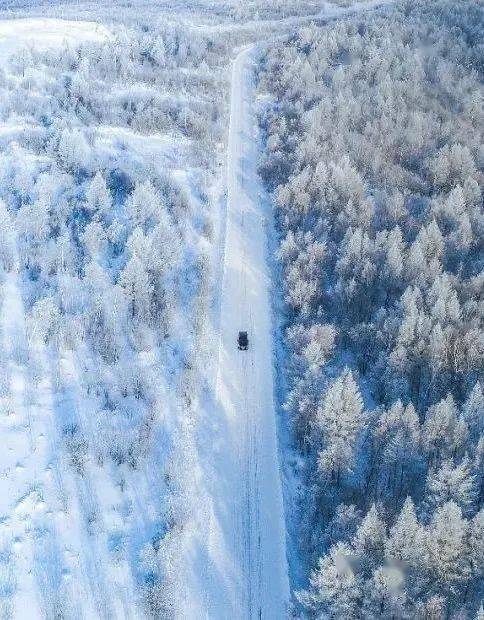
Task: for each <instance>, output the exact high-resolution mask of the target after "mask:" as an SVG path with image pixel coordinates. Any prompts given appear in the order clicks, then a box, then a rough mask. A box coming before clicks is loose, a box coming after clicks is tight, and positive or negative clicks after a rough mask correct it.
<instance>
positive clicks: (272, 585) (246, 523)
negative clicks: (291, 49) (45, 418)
mask: <svg viewBox="0 0 484 620" xmlns="http://www.w3.org/2000/svg"><path fill="white" fill-rule="evenodd" d="M253 49H254V48H248V49H244V50H243V51H241V52H240V53H239V55H238V56H237V58H236V59H235V62H234V65H233V74H232V98H231V116H230V128H229V145H228V161H227V192H228V194H227V219H226V231H225V257H224V275H223V283H222V296H221V315H220V343H219V358H218V367H217V383H216V400H217V405H218V408H219V410H220V411H221V412H222V414H223V418H224V420H225V423H226V425H227V432H226V444H225V445H224V447H223V450H222V451H221V452H220V453H219V454H218V466H217V467H216V470H218V471H217V473H218V475H219V476H220V479H221V480H225V483H226V484H225V490H224V491H223V493H224V497H223V504H224V505H225V507H226V510H225V511H223V510H222V507H220V509H219V510H217V506H214V512H216V513H217V514H215V515H214V523H213V527H212V533H211V535H212V537H213V541H218V543H217V544H218V547H217V546H216V545H213V546H212V548H211V549H210V552H211V553H212V554H215V553H217V552H219V553H220V551H221V550H220V545H221V544H223V545H224V546H225V550H224V555H228V556H229V557H230V558H231V566H229V567H225V569H223V570H224V573H225V580H226V581H225V585H226V587H225V592H224V593H223V594H220V595H219V597H218V599H219V600H218V602H217V603H216V604H215V605H213V606H212V609H211V611H210V612H209V613H208V617H210V618H229V617H230V618H244V619H249V620H251V619H255V620H262V619H264V620H268V619H271V618H274V619H276V618H277V619H281V618H284V617H286V607H287V603H288V600H289V583H288V576H287V562H286V547H285V525H284V511H283V502H282V489H281V480H280V471H279V462H278V451H277V437H276V421H275V408H274V402H273V361H272V326H271V306H270V299H269V290H270V278H269V272H268V266H267V265H268V262H267V237H266V229H265V212H264V210H265V205H266V202H265V201H264V200H263V189H262V187H261V185H260V182H259V179H258V175H257V168H256V167H257V159H258V158H257V140H256V128H257V119H256V118H255V115H254V111H253V108H252V103H253V100H254V97H255V92H254V91H255V86H254V75H253V68H254V51H253ZM239 330H246V331H248V333H249V349H248V351H239V350H238V349H237V334H238V331H239ZM220 503H221V502H220ZM215 528H218V532H216V533H215V532H214V531H213V530H214V529H215ZM209 547H210V545H209Z"/></svg>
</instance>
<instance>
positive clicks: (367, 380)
mask: <svg viewBox="0 0 484 620" xmlns="http://www.w3.org/2000/svg"><path fill="white" fill-rule="evenodd" d="M483 28H484V14H483V10H482V5H479V3H474V2H468V1H465V2H460V3H458V4H456V3H454V2H447V1H446V0H442V1H437V0H435V1H434V0H432V1H431V2H408V3H403V4H402V5H401V6H399V7H398V8H394V9H391V10H390V9H387V10H385V11H382V12H380V13H376V14H372V15H367V16H365V17H360V16H358V17H353V18H351V19H349V20H346V21H341V22H339V23H336V24H333V25H330V26H324V27H317V26H315V25H312V26H309V27H307V28H303V29H301V30H300V31H299V32H298V33H297V34H296V35H294V36H291V37H290V38H288V39H287V40H285V41H283V42H277V43H276V44H274V45H272V46H270V48H269V50H268V51H267V53H265V55H264V57H263V60H262V65H261V71H260V83H261V90H262V91H263V92H267V93H269V94H270V96H271V97H270V101H269V103H268V104H267V105H266V106H265V107H264V111H263V112H262V114H261V126H262V128H263V131H264V132H265V144H266V150H265V155H264V158H263V160H262V162H261V167H260V169H261V174H262V175H263V177H264V179H265V181H266V183H267V185H268V187H269V188H270V189H271V190H272V192H273V197H274V205H275V214H276V224H277V228H278V233H279V235H280V243H279V249H278V259H279V260H280V262H281V265H282V275H283V286H284V296H285V302H286V308H287V315H286V316H287V328H286V331H285V343H286V344H285V346H286V349H287V353H288V361H287V364H286V365H285V368H284V372H285V375H286V382H287V385H288V389H287V397H286V404H285V407H286V409H287V411H288V413H289V414H290V416H291V419H292V421H293V427H294V431H295V435H296V439H297V443H298V446H299V450H300V451H301V453H302V454H303V455H305V464H306V465H305V468H304V472H303V474H302V476H303V479H304V481H305V488H306V491H305V495H304V498H303V499H302V500H301V504H302V506H301V514H302V519H301V522H302V526H301V528H300V531H299V534H300V535H301V537H302V540H303V542H302V543H301V547H302V550H303V553H304V554H305V556H306V558H307V561H308V570H309V568H311V574H310V584H309V587H308V589H307V590H306V591H305V592H304V593H302V594H300V595H299V598H300V600H301V601H302V602H303V603H304V605H305V607H306V609H307V610H308V612H309V613H311V614H314V616H316V617H334V618H361V617H364V618H407V617H421V618H448V617H459V618H460V617H462V618H464V617H473V615H474V614H476V613H477V610H478V608H479V605H480V600H481V598H482V595H483V592H482V583H483V572H482V571H483V557H484V553H483V549H482V541H483V539H484V517H483V514H484V513H483V508H482V506H483V499H484V497H483V465H482V463H483V451H484V435H483V424H484V422H483V420H484V397H483V392H482V370H483V360H484V326H483V315H482V301H483V300H482V293H483V284H484V279H483V273H482V268H483V253H482V248H483V246H482V243H483V233H484V213H483V208H482V207H483V204H482V191H481V190H482V181H483V173H482V167H483V163H484V160H483V150H482V149H483V146H482V140H483V127H484V114H483V108H482V97H483V91H482V78H483V69H484V67H483V65H482V58H483V46H482V45H483V44H482V42H483V40H484V29H483Z"/></svg>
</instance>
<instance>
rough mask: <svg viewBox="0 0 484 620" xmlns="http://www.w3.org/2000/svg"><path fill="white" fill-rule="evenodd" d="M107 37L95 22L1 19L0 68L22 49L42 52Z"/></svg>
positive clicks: (102, 27)
mask: <svg viewBox="0 0 484 620" xmlns="http://www.w3.org/2000/svg"><path fill="white" fill-rule="evenodd" d="M108 36H109V33H108V31H107V30H106V28H104V26H102V25H100V24H97V23H95V22H81V21H79V22H78V21H68V20H64V19H55V18H48V19H40V18H33V19H30V18H25V19H15V20H1V21H0V66H2V65H3V64H5V63H6V62H8V59H9V57H10V56H11V55H12V54H14V53H15V52H17V51H18V50H20V49H22V48H25V47H32V48H35V49H36V50H46V49H49V48H52V47H57V46H59V45H63V44H64V43H67V44H70V45H74V44H76V43H81V42H82V41H100V40H102V39H105V38H106V37H108Z"/></svg>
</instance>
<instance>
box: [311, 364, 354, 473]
mask: <svg viewBox="0 0 484 620" xmlns="http://www.w3.org/2000/svg"><path fill="white" fill-rule="evenodd" d="M364 424H365V417H364V415H363V400H362V398H361V395H360V392H359V389H358V386H357V384H356V382H355V380H354V378H353V375H352V373H351V371H350V370H348V369H346V370H344V371H343V372H342V374H341V375H340V376H339V377H338V378H337V379H335V381H333V383H331V384H330V385H329V386H328V388H327V390H326V393H325V396H324V400H323V404H322V405H321V407H319V408H318V411H317V414H316V419H315V421H314V435H315V442H316V445H317V446H321V449H320V450H319V451H318V467H319V470H320V471H321V473H322V474H323V475H324V476H330V478H331V479H332V480H333V481H336V483H337V484H338V482H339V480H340V476H341V475H342V474H345V473H348V472H349V471H350V470H351V467H352V465H353V459H354V449H355V446H356V442H357V439H358V436H359V433H360V432H361V430H362V428H363V426H364Z"/></svg>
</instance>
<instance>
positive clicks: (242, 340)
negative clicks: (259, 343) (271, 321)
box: [237, 332, 249, 351]
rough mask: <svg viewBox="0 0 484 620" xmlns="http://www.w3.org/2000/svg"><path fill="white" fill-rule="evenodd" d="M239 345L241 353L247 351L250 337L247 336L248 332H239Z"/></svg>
mask: <svg viewBox="0 0 484 620" xmlns="http://www.w3.org/2000/svg"><path fill="white" fill-rule="evenodd" d="M237 344H238V345H239V350H240V351H247V349H248V348H249V337H248V336H247V332H239V337H238V338H237Z"/></svg>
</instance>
